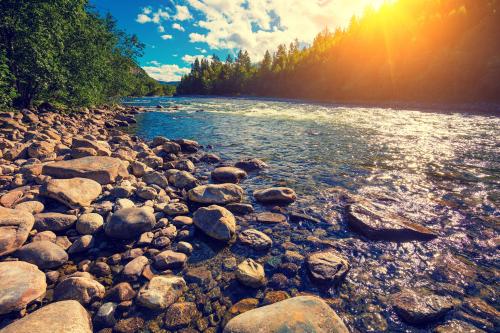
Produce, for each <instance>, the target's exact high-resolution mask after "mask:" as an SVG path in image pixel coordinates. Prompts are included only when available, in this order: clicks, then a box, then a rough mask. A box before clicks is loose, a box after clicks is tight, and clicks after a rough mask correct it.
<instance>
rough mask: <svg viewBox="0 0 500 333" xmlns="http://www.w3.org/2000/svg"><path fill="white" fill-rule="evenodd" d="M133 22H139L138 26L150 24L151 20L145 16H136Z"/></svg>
mask: <svg viewBox="0 0 500 333" xmlns="http://www.w3.org/2000/svg"><path fill="white" fill-rule="evenodd" d="M135 20H136V21H137V22H139V23H140V24H144V23H148V22H151V18H150V17H149V16H147V15H146V14H139V15H137V18H136V19H135Z"/></svg>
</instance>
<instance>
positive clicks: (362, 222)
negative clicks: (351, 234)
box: [347, 201, 437, 242]
mask: <svg viewBox="0 0 500 333" xmlns="http://www.w3.org/2000/svg"><path fill="white" fill-rule="evenodd" d="M347 222H348V224H349V226H350V227H351V228H352V229H353V230H354V231H356V232H358V233H360V234H362V235H363V236H365V237H367V238H369V239H371V240H386V241H396V242H404V241H412V240H421V241H426V240H431V239H434V238H436V237H437V235H436V234H435V233H434V232H433V231H432V230H431V229H429V228H426V227H424V226H422V225H419V224H416V223H413V222H411V221H408V220H406V219H405V218H403V217H401V216H397V215H395V214H391V213H386V212H383V211H382V210H381V209H379V208H377V207H375V206H374V205H373V204H371V203H369V202H367V201H365V202H362V203H353V204H350V205H349V206H348V207H347Z"/></svg>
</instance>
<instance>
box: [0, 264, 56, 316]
mask: <svg viewBox="0 0 500 333" xmlns="http://www.w3.org/2000/svg"><path fill="white" fill-rule="evenodd" d="M0 281H1V283H0V315H2V314H6V313H9V312H11V311H19V310H22V309H24V308H25V307H26V305H28V304H29V303H30V302H32V301H34V300H36V299H38V298H41V297H42V296H43V295H45V290H46V288H47V283H46V282H45V274H44V273H43V272H42V271H40V270H39V269H38V267H36V266H35V265H32V264H30V263H27V262H24V261H6V262H0Z"/></svg>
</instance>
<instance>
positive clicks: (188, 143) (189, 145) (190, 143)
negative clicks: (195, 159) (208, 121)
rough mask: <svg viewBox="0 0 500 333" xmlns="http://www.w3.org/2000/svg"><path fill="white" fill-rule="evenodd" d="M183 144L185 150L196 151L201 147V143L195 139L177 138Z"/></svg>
mask: <svg viewBox="0 0 500 333" xmlns="http://www.w3.org/2000/svg"><path fill="white" fill-rule="evenodd" d="M175 142H176V143H178V144H179V145H180V146H181V149H182V151H183V152H186V153H196V152H197V151H198V149H200V144H199V143H198V142H196V141H194V140H187V139H180V140H175Z"/></svg>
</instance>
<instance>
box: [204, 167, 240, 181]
mask: <svg viewBox="0 0 500 333" xmlns="http://www.w3.org/2000/svg"><path fill="white" fill-rule="evenodd" d="M246 176H247V173H246V172H245V171H244V170H242V169H239V168H235V167H219V168H215V169H214V171H212V174H211V177H212V179H213V180H214V181H215V182H218V183H233V184H238V183H239V182H240V180H241V179H243V178H245V177H246Z"/></svg>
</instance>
